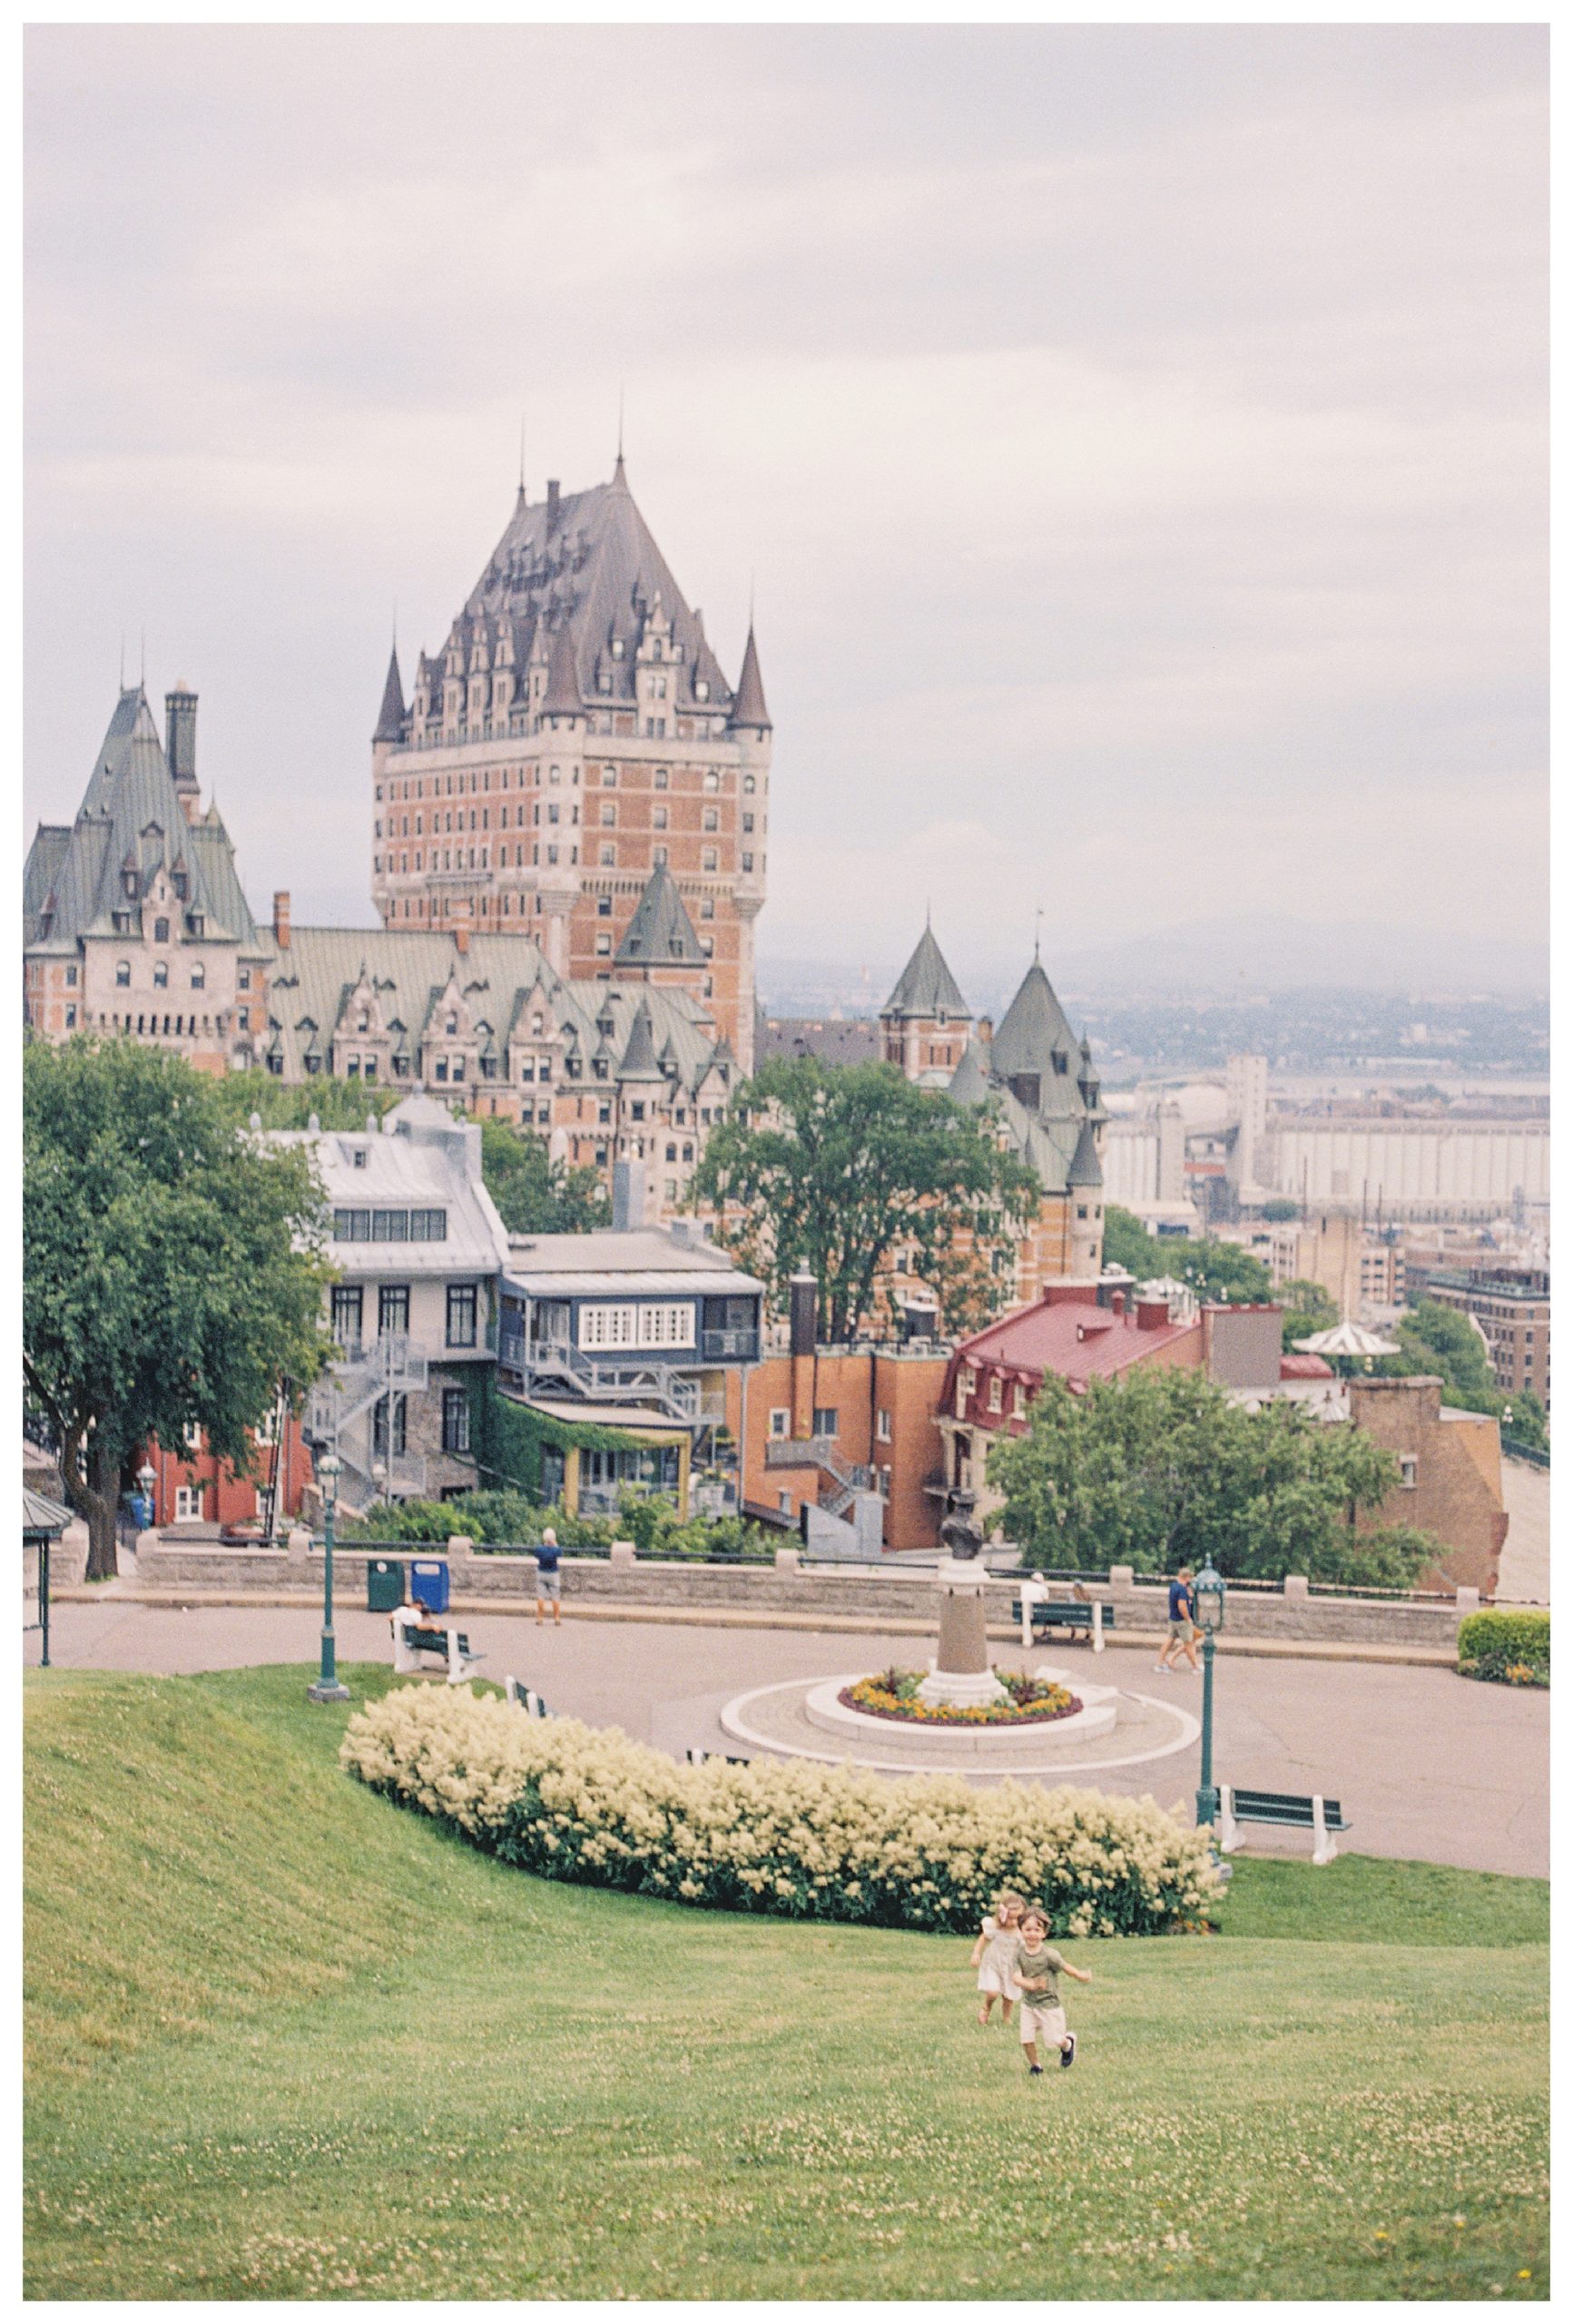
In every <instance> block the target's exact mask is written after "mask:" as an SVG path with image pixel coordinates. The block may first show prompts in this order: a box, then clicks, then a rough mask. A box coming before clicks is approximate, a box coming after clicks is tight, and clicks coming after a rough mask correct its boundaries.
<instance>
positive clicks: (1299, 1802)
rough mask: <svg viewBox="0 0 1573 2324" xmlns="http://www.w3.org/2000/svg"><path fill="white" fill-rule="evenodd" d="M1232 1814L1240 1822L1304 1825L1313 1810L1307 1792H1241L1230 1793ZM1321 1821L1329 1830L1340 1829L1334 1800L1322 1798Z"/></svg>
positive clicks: (1340, 1815) (1339, 1812)
mask: <svg viewBox="0 0 1573 2324" xmlns="http://www.w3.org/2000/svg"><path fill="white" fill-rule="evenodd" d="M1231 1797H1232V1799H1233V1803H1234V1814H1235V1817H1236V1818H1237V1820H1238V1821H1239V1822H1241V1823H1244V1824H1303V1825H1305V1826H1306V1827H1308V1828H1309V1827H1310V1826H1311V1824H1312V1822H1313V1821H1314V1820H1315V1815H1316V1810H1315V1807H1314V1804H1313V1802H1312V1798H1311V1797H1310V1796H1309V1795H1306V1794H1303V1793H1300V1792H1296V1791H1241V1790H1239V1789H1236V1790H1234V1792H1233V1793H1232V1794H1231ZM1322 1818H1323V1821H1324V1822H1325V1823H1326V1825H1327V1827H1328V1829H1329V1830H1330V1831H1342V1829H1343V1809H1342V1805H1341V1804H1340V1802H1339V1801H1338V1800H1336V1799H1328V1798H1327V1797H1323V1799H1322Z"/></svg>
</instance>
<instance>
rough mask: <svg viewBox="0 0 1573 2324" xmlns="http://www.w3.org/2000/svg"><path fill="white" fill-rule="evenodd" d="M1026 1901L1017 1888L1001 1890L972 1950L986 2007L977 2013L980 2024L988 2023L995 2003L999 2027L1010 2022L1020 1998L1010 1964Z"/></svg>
mask: <svg viewBox="0 0 1573 2324" xmlns="http://www.w3.org/2000/svg"><path fill="white" fill-rule="evenodd" d="M1026 1902H1027V1899H1026V1898H1025V1896H1018V1895H1017V1893H1016V1891H1015V1889H1014V1888H1002V1889H1001V1890H1000V1892H999V1894H998V1896H996V1898H995V1899H994V1910H993V1911H992V1912H991V1913H988V1914H986V1915H984V1920H983V1926H982V1928H981V1929H980V1930H979V1932H978V1942H977V1944H976V1945H974V1946H973V1948H972V1966H973V1967H974V1968H975V1969H976V1970H977V1972H978V1992H979V1993H980V1994H982V1995H983V2006H982V2008H981V2009H980V2010H979V2011H978V2024H979V2025H987V2024H988V2013H989V2011H990V2010H991V2009H992V2008H993V2007H994V2004H995V2003H996V2002H998V2004H999V2020H1000V2024H1002V2025H1008V2024H1009V2023H1010V2012H1011V2006H1012V2004H1014V2003H1015V2001H1016V2000H1017V1998H1018V1995H1017V1991H1016V1983H1015V1980H1014V1979H1013V1977H1012V1976H1011V1974H1010V1964H1011V1962H1012V1960H1013V1959H1014V1958H1015V1955H1016V1942H1017V1933H1018V1922H1019V1921H1020V1919H1021V1911H1022V1906H1023V1905H1025V1904H1026Z"/></svg>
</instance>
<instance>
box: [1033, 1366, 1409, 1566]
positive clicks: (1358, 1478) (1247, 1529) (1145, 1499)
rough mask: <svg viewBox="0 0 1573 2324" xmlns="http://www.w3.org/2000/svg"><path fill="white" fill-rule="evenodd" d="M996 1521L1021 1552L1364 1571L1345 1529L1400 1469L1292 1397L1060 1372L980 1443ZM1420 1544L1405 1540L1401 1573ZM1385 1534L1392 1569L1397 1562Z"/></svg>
mask: <svg viewBox="0 0 1573 2324" xmlns="http://www.w3.org/2000/svg"><path fill="white" fill-rule="evenodd" d="M988 1478H989V1482H990V1483H991V1484H992V1485H993V1486H994V1487H995V1488H996V1489H997V1490H998V1492H1001V1493H1003V1495H1004V1496H1005V1506H1004V1510H1003V1512H1002V1515H1001V1523H1002V1525H1003V1527H1004V1530H1005V1531H1006V1532H1007V1533H1008V1535H1009V1536H1010V1537H1011V1538H1012V1539H1014V1540H1015V1541H1018V1543H1019V1544H1020V1546H1021V1552H1022V1557H1023V1560H1024V1561H1025V1562H1026V1563H1027V1564H1028V1565H1033V1566H1049V1567H1057V1568H1064V1569H1072V1570H1074V1569H1077V1568H1088V1569H1096V1570H1099V1571H1102V1570H1105V1569H1106V1568H1107V1567H1109V1566H1110V1565H1116V1564H1118V1565H1132V1566H1135V1567H1136V1570H1137V1571H1139V1572H1146V1573H1172V1572H1173V1571H1174V1570H1175V1567H1176V1566H1178V1565H1181V1564H1185V1563H1187V1562H1188V1563H1189V1564H1191V1565H1192V1566H1193V1567H1194V1566H1199V1565H1200V1564H1201V1563H1202V1562H1203V1561H1204V1559H1206V1558H1208V1557H1210V1558H1211V1559H1212V1560H1213V1562H1214V1565H1216V1567H1217V1568H1218V1571H1220V1572H1221V1573H1224V1574H1239V1575H1244V1576H1248V1577H1251V1578H1253V1579H1262V1580H1274V1581H1276V1580H1279V1579H1281V1578H1282V1577H1283V1575H1284V1574H1286V1573H1303V1574H1305V1575H1307V1576H1309V1577H1310V1578H1311V1579H1312V1581H1345V1582H1350V1581H1360V1580H1362V1579H1369V1578H1371V1577H1370V1575H1369V1574H1368V1571H1367V1569H1368V1567H1369V1565H1370V1564H1371V1558H1369V1557H1368V1556H1367V1553H1366V1551H1365V1550H1364V1545H1363V1543H1362V1540H1361V1538H1360V1537H1359V1536H1358V1535H1357V1534H1356V1532H1355V1531H1354V1519H1355V1516H1356V1513H1357V1512H1359V1511H1361V1510H1366V1509H1371V1508H1374V1507H1375V1506H1376V1505H1377V1503H1379V1502H1381V1500H1382V1499H1383V1498H1384V1497H1385V1495H1386V1494H1387V1493H1388V1492H1391V1490H1392V1489H1393V1487H1394V1486H1396V1484H1397V1483H1398V1481H1399V1473H1398V1462H1397V1461H1396V1459H1395V1458H1394V1456H1393V1455H1392V1454H1391V1452H1387V1451H1385V1450H1384V1449H1383V1447H1382V1446H1381V1445H1379V1444H1377V1443H1375V1442H1374V1441H1373V1440H1372V1439H1371V1437H1369V1436H1366V1435H1363V1434H1362V1433H1361V1432H1360V1431H1359V1430H1358V1429H1355V1428H1352V1427H1351V1426H1349V1425H1348V1424H1346V1423H1344V1424H1333V1425H1331V1426H1329V1425H1326V1424H1324V1423H1319V1422H1316V1421H1313V1420H1311V1419H1310V1418H1308V1417H1307V1415H1306V1414H1305V1413H1303V1412H1301V1411H1300V1410H1299V1409H1298V1408H1297V1407H1296V1406H1295V1405H1293V1404H1292V1403H1281V1402H1276V1401H1274V1402H1272V1403H1267V1404H1265V1405H1263V1407H1262V1409H1261V1410H1260V1411H1258V1412H1248V1411H1246V1410H1245V1408H1244V1406H1243V1405H1241V1404H1235V1403H1231V1402H1230V1401H1229V1399H1228V1397H1227V1396H1226V1395H1225V1394H1224V1391H1223V1390H1222V1389H1221V1388H1218V1387H1215V1386H1214V1384H1213V1383H1212V1382H1211V1381H1210V1380H1208V1379H1207V1377H1206V1376H1205V1374H1204V1373H1201V1372H1193V1371H1181V1370H1177V1369H1174V1370H1171V1369H1165V1368H1163V1367H1160V1366H1157V1365H1150V1364H1149V1365H1143V1366H1142V1367H1141V1368H1140V1369H1139V1370H1137V1371H1134V1372H1132V1373H1130V1374H1127V1375H1126V1378H1125V1379H1124V1380H1123V1381H1119V1382H1115V1381H1106V1380H1098V1379H1094V1380H1091V1381H1089V1382H1088V1383H1087V1386H1086V1393H1085V1394H1074V1393H1072V1391H1071V1390H1070V1388H1069V1387H1068V1386H1067V1384H1066V1383H1065V1382H1064V1381H1063V1380H1060V1379H1058V1378H1057V1377H1055V1376H1053V1375H1050V1377H1048V1378H1047V1379H1046V1380H1045V1382H1044V1384H1043V1386H1042V1387H1041V1389H1040V1390H1039V1391H1038V1393H1037V1397H1036V1399H1035V1400H1034V1403H1033V1406H1032V1412H1031V1417H1030V1420H1029V1422H1028V1425H1027V1431H1026V1433H1024V1434H1023V1435H1021V1436H1018V1437H1014V1438H1006V1439H1004V1440H1002V1441H1001V1442H1000V1443H998V1444H997V1445H996V1446H995V1448H994V1451H993V1452H992V1453H991V1454H990V1456H989V1462H988ZM1424 1561H1425V1553H1424V1552H1423V1551H1421V1550H1418V1549H1416V1550H1414V1551H1412V1554H1411V1558H1410V1559H1409V1561H1407V1578H1411V1579H1412V1575H1413V1573H1414V1572H1418V1571H1420V1570H1421V1565H1422V1564H1423V1563H1424ZM1405 1562H1406V1561H1405V1560H1404V1559H1403V1557H1402V1555H1401V1553H1400V1552H1395V1551H1393V1550H1392V1549H1391V1546H1388V1545H1384V1548H1383V1551H1382V1553H1381V1558H1380V1563H1381V1578H1382V1579H1383V1580H1384V1581H1386V1580H1387V1579H1389V1577H1391V1575H1392V1574H1393V1573H1394V1572H1395V1571H1398V1570H1399V1569H1401V1568H1403V1567H1404V1566H1405Z"/></svg>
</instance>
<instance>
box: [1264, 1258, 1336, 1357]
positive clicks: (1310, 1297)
mask: <svg viewBox="0 0 1573 2324" xmlns="http://www.w3.org/2000/svg"><path fill="white" fill-rule="evenodd" d="M1276 1297H1277V1298H1278V1301H1279V1303H1280V1305H1282V1307H1283V1346H1284V1350H1285V1352H1286V1353H1287V1351H1288V1350H1289V1349H1291V1348H1293V1345H1294V1343H1295V1341H1296V1340H1308V1339H1309V1338H1310V1337H1311V1335H1312V1333H1313V1332H1330V1331H1331V1330H1332V1326H1333V1325H1334V1324H1336V1323H1337V1321H1338V1309H1337V1307H1336V1305H1334V1304H1333V1301H1332V1298H1331V1297H1330V1296H1329V1295H1328V1294H1327V1292H1326V1291H1324V1290H1323V1289H1322V1285H1321V1284H1319V1283H1312V1282H1311V1281H1310V1280H1309V1279H1308V1278H1307V1277H1306V1276H1304V1275H1301V1276H1298V1277H1297V1278H1296V1279H1295V1281H1294V1282H1293V1283H1284V1284H1280V1285H1279V1286H1278V1291H1277V1294H1276Z"/></svg>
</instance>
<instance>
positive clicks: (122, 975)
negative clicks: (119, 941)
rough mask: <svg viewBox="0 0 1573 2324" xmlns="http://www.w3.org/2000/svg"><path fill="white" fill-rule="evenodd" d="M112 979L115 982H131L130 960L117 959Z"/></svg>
mask: <svg viewBox="0 0 1573 2324" xmlns="http://www.w3.org/2000/svg"><path fill="white" fill-rule="evenodd" d="M114 980H115V982H116V984H129V983H130V982H131V962H130V961H129V960H117V961H116V962H115V964H114Z"/></svg>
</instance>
